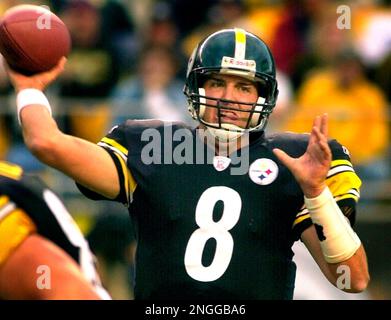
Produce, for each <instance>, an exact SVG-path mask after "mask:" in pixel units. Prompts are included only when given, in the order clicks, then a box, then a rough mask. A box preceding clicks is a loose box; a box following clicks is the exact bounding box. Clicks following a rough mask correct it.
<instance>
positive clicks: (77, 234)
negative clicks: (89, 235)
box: [0, 161, 109, 298]
mask: <svg viewBox="0 0 391 320" xmlns="http://www.w3.org/2000/svg"><path fill="white" fill-rule="evenodd" d="M33 233H38V234H40V235H41V236H43V237H45V238H46V239H48V240H50V241H52V242H53V243H54V244H56V245H57V246H59V247H60V248H62V249H63V250H64V251H65V252H67V253H68V254H69V255H70V256H71V257H72V259H73V260H74V261H75V262H76V263H77V264H78V265H79V266H80V270H81V271H82V273H83V274H84V276H85V277H86V279H87V280H88V281H90V283H91V284H92V285H93V287H94V288H95V290H96V292H97V293H98V294H99V295H100V296H101V297H102V298H109V295H108V294H107V292H106V291H105V290H104V289H103V288H102V287H101V283H100V279H99V276H98V275H97V272H96V269H95V265H94V257H93V255H92V253H91V251H90V249H89V246H88V243H87V242H86V240H85V239H84V237H83V235H82V233H81V231H80V230H79V228H78V226H77V225H76V223H75V221H74V220H73V219H72V217H71V215H70V214H69V213H68V211H67V209H66V208H65V206H64V204H63V203H62V202H61V200H60V199H59V198H58V197H57V196H56V195H55V194H54V193H53V192H52V191H51V190H49V189H48V187H47V186H46V185H45V184H44V183H43V182H42V181H41V180H40V179H38V178H36V177H33V176H28V175H25V174H24V173H23V170H22V168H21V167H19V166H17V165H14V164H11V163H7V162H2V161H0V266H1V265H2V264H3V263H4V262H5V261H6V260H7V258H8V257H9V256H10V255H11V254H12V253H13V251H14V250H15V249H16V248H17V247H18V246H19V245H20V244H21V243H22V242H23V241H24V240H25V239H26V238H27V237H28V236H29V235H30V234H33Z"/></svg>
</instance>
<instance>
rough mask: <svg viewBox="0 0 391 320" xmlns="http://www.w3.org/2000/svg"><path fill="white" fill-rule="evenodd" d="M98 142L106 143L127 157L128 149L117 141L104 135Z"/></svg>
mask: <svg viewBox="0 0 391 320" xmlns="http://www.w3.org/2000/svg"><path fill="white" fill-rule="evenodd" d="M98 144H103V145H107V146H109V147H112V148H114V150H116V151H117V152H118V153H119V154H122V155H123V156H124V157H125V158H127V157H128V149H126V148H125V147H124V146H122V145H120V144H119V143H118V142H117V141H115V140H113V139H110V138H107V137H104V138H103V139H102V140H101V141H100V142H98Z"/></svg>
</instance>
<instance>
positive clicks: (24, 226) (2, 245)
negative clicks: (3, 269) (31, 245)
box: [0, 205, 37, 266]
mask: <svg viewBox="0 0 391 320" xmlns="http://www.w3.org/2000/svg"><path fill="white" fill-rule="evenodd" d="M7 207H8V205H7ZM36 231H37V229H36V226H35V224H34V222H33V221H32V220H31V218H30V217H29V216H28V215H27V214H26V213H25V212H24V211H23V210H21V209H18V208H17V209H15V206H14V207H13V210H11V211H9V212H7V215H6V217H5V218H4V219H3V220H1V221H0V239H1V241H0V266H1V265H2V264H3V263H4V262H5V261H6V260H7V258H8V257H9V256H10V255H11V254H12V252H13V251H14V250H15V249H16V248H17V247H18V246H19V245H20V244H21V243H22V242H23V241H24V240H25V239H26V238H27V237H28V236H29V235H30V234H32V233H35V232H36Z"/></svg>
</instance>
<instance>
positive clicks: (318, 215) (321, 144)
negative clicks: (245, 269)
mask: <svg viewBox="0 0 391 320" xmlns="http://www.w3.org/2000/svg"><path fill="white" fill-rule="evenodd" d="M327 136H328V123H327V115H323V116H322V117H317V118H316V119H315V120H314V124H313V128H312V131H311V135H310V138H309V143H308V147H307V150H306V152H305V153H304V154H303V155H302V156H301V157H299V158H292V157H290V156H289V155H287V154H286V153H285V152H284V151H282V150H280V149H274V150H273V151H274V153H275V154H276V156H277V157H278V158H279V160H280V161H281V162H282V163H283V164H284V165H285V166H286V167H287V168H288V169H289V170H290V171H291V172H292V174H293V175H294V177H295V178H296V180H297V182H298V183H299V185H300V187H301V189H302V190H303V193H304V197H305V205H306V207H307V209H308V211H309V213H310V217H311V220H312V222H313V226H311V227H310V228H308V229H307V230H305V231H304V232H303V234H302V235H301V238H302V240H303V242H304V243H305V245H306V247H307V248H308V250H309V251H310V253H311V255H312V256H313V257H314V259H315V260H316V262H317V264H318V265H319V267H320V268H321V270H322V272H323V273H324V275H325V276H326V277H327V279H328V280H329V281H330V282H332V283H333V284H334V285H335V286H337V287H339V289H341V290H344V291H348V292H360V291H363V290H364V289H365V288H366V287H367V285H368V282H369V273H368V265H367V259H366V255H365V250H364V247H363V245H362V244H361V241H360V239H359V238H358V236H357V234H356V233H355V232H354V231H353V229H352V228H351V226H350V224H349V222H348V221H347V219H345V216H344V215H343V213H342V211H341V210H340V208H339V207H338V205H337V203H336V201H335V200H334V198H333V195H332V193H331V192H330V190H329V188H328V187H327V185H326V177H327V173H328V171H329V169H330V164H331V158H332V155H331V150H330V147H329V144H328V138H327ZM341 266H343V267H346V269H345V268H340V267H341ZM344 272H345V273H346V274H344V275H346V276H348V277H349V284H350V286H341V285H340V284H339V282H338V279H339V277H340V276H341V275H342V273H344Z"/></svg>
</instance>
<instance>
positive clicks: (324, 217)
mask: <svg viewBox="0 0 391 320" xmlns="http://www.w3.org/2000/svg"><path fill="white" fill-rule="evenodd" d="M304 202H305V205H306V207H307V209H308V211H309V212H310V217H311V220H312V222H313V223H314V224H315V227H317V228H320V229H321V230H322V232H323V235H324V238H322V239H319V240H320V245H321V248H322V252H323V255H324V257H325V259H326V261H327V262H329V263H338V262H342V261H345V260H347V259H349V258H350V257H351V256H353V254H354V253H355V252H356V251H357V249H358V248H359V247H360V245H361V241H360V238H359V237H358V236H357V234H356V233H355V232H354V231H353V229H352V228H351V226H350V223H349V222H348V220H347V219H346V218H345V216H344V214H343V213H342V211H341V209H340V208H339V206H338V204H337V203H336V201H335V200H334V197H333V195H332V193H331V192H330V190H329V188H327V187H326V188H325V190H323V192H322V193H321V194H320V195H319V196H317V197H316V198H311V199H309V198H306V197H304ZM316 225H318V226H316Z"/></svg>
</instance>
